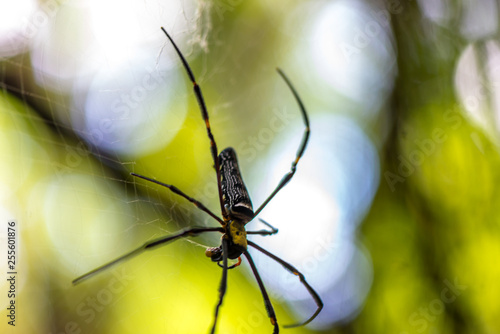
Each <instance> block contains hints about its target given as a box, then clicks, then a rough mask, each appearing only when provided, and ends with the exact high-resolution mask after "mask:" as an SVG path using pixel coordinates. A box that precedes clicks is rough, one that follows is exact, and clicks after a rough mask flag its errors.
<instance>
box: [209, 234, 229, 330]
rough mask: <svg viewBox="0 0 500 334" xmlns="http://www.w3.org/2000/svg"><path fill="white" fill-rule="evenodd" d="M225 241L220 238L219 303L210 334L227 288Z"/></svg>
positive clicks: (213, 328)
mask: <svg viewBox="0 0 500 334" xmlns="http://www.w3.org/2000/svg"><path fill="white" fill-rule="evenodd" d="M227 248H228V246H227V239H226V238H224V237H223V238H222V278H221V280H220V285H219V301H218V302H217V305H216V306H215V315H214V323H213V325H212V331H211V332H210V333H211V334H214V333H215V326H216V325H217V318H218V316H219V308H220V306H221V305H222V301H223V299H224V295H225V294H226V288H227V269H228V267H227V253H228V250H227Z"/></svg>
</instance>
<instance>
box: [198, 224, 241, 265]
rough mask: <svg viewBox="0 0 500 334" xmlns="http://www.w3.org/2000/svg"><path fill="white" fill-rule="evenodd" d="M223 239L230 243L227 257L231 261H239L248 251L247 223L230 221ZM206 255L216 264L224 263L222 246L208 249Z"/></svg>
mask: <svg viewBox="0 0 500 334" xmlns="http://www.w3.org/2000/svg"><path fill="white" fill-rule="evenodd" d="M223 238H226V240H227V241H228V244H227V246H228V248H227V257H228V258H229V259H237V258H238V257H239V256H240V255H241V254H242V253H243V252H245V251H246V250H247V232H246V231H245V223H244V222H243V221H239V220H232V221H230V222H229V223H228V225H227V230H226V234H224V236H223ZM205 255H206V256H207V257H209V258H210V259H211V260H212V261H214V262H220V261H222V255H223V250H222V245H220V246H219V247H210V248H207V250H206V251H205Z"/></svg>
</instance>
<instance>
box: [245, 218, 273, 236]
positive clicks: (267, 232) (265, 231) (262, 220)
mask: <svg viewBox="0 0 500 334" xmlns="http://www.w3.org/2000/svg"><path fill="white" fill-rule="evenodd" d="M259 220H260V221H261V222H262V223H263V224H265V225H266V226H267V227H269V228H270V229H271V231H269V230H258V231H247V234H258V235H263V236H266V235H273V234H276V233H278V229H277V228H276V227H274V226H272V225H271V224H269V223H268V222H266V221H265V220H264V219H261V218H259Z"/></svg>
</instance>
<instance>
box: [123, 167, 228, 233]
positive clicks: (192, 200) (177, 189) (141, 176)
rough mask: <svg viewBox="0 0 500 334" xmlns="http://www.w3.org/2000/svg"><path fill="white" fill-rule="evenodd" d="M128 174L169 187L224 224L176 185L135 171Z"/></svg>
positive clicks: (222, 223)
mask: <svg viewBox="0 0 500 334" xmlns="http://www.w3.org/2000/svg"><path fill="white" fill-rule="evenodd" d="M130 175H132V176H135V177H138V178H141V179H144V180H146V181H149V182H153V183H156V184H159V185H160V186H163V187H165V188H168V189H170V191H172V192H173V193H175V194H177V195H179V196H182V197H184V198H185V199H187V200H188V201H190V202H191V203H193V204H194V205H195V206H196V207H197V208H198V209H200V210H202V211H205V212H206V213H208V214H209V215H210V216H212V218H214V219H215V220H217V221H218V222H219V223H220V224H221V225H225V223H224V221H222V220H221V219H220V218H219V217H217V216H216V215H215V214H214V213H213V212H212V211H210V210H209V209H208V208H207V207H206V206H205V205H203V203H201V202H199V201H197V200H196V199H194V198H192V197H190V196H188V195H186V194H185V193H184V192H183V191H181V190H180V189H179V188H177V187H176V186H173V185H171V184H166V183H163V182H160V181H157V180H155V179H152V178H150V177H147V176H144V175H140V174H136V173H130Z"/></svg>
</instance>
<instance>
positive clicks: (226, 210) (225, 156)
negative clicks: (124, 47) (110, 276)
mask: <svg viewBox="0 0 500 334" xmlns="http://www.w3.org/2000/svg"><path fill="white" fill-rule="evenodd" d="M161 30H163V32H164V33H165V35H166V36H167V38H168V39H169V40H170V42H171V43H172V46H173V47H174V49H175V51H176V52H177V54H178V56H179V58H180V60H181V61H182V64H183V66H184V68H185V70H186V72H187V75H188V76H189V79H190V80H191V82H192V84H193V90H194V94H195V96H196V99H197V101H198V105H199V108H200V111H201V115H202V117H203V120H204V121H205V126H206V130H207V135H208V138H209V140H210V152H211V155H212V159H213V162H214V168H215V173H216V176H217V188H218V197H219V203H220V209H221V213H222V219H221V218H219V217H218V216H217V215H215V214H214V213H213V212H212V211H210V210H209V209H208V208H207V207H206V206H205V205H203V204H202V203H201V202H199V201H197V200H196V199H194V198H192V197H190V196H188V195H186V194H185V193H184V192H183V191H181V190H180V189H179V188H177V187H175V186H173V185H170V184H166V183H163V182H160V181H157V180H155V179H152V178H149V177H146V176H143V175H139V174H136V173H130V174H131V175H132V176H135V177H138V178H141V179H144V180H147V181H149V182H153V183H156V184H158V185H161V186H163V187H166V188H168V189H170V191H172V192H173V193H175V194H177V195H179V196H181V197H184V198H185V199H187V200H188V201H190V202H191V203H193V204H194V205H195V206H196V207H197V208H198V209H200V210H202V211H204V212H205V213H207V214H209V215H210V216H211V217H212V218H214V219H215V220H216V221H218V222H219V224H220V227H191V228H187V229H185V230H181V231H179V232H177V233H176V234H173V235H169V236H163V237H160V238H157V239H154V240H151V241H148V242H146V243H145V244H144V245H142V246H141V247H139V248H137V249H135V250H133V251H131V252H129V253H127V254H124V255H122V256H120V257H119V258H117V259H115V260H113V261H111V262H109V263H107V264H104V265H102V266H100V267H98V268H96V269H94V270H92V271H90V272H88V273H86V274H84V275H82V276H80V277H78V278H76V279H74V280H73V284H78V283H81V282H82V281H84V280H86V279H88V278H90V277H91V276H93V275H94V274H97V273H99V272H101V271H103V270H105V269H108V268H109V267H111V266H113V265H115V264H117V263H118V262H122V261H124V260H127V259H129V258H131V257H133V256H136V255H139V254H141V253H142V252H144V251H147V250H151V249H154V248H156V247H159V246H163V245H166V244H167V243H169V242H171V241H174V240H177V239H180V238H185V237H192V236H197V235H200V234H202V233H207V232H219V233H222V238H221V244H220V246H218V247H210V248H207V249H206V251H205V255H206V256H207V257H210V259H211V260H212V261H213V262H216V263H217V264H218V265H219V266H220V267H222V278H221V280H220V285H219V300H218V302H217V305H216V306H215V313H214V318H213V324H212V328H211V333H214V332H215V328H216V325H217V318H218V315H219V308H220V306H221V305H222V301H223V299H224V295H225V293H226V288H227V273H228V270H229V269H233V268H235V267H237V266H239V265H240V263H241V255H243V256H245V258H246V259H247V261H248V263H249V265H250V269H251V270H252V272H253V275H254V276H255V279H256V280H257V284H258V285H259V289H260V292H261V294H262V297H263V299H264V305H265V308H266V311H267V315H268V317H269V319H270V321H271V324H272V325H273V327H274V328H273V333H279V326H278V321H277V319H276V314H275V312H274V308H273V305H272V303H271V300H270V299H269V295H268V294H267V291H266V288H265V287H264V283H263V282H262V279H261V277H260V274H259V272H258V270H257V268H256V266H255V263H254V261H253V259H252V257H251V256H250V253H249V252H248V246H250V247H252V248H255V249H256V250H258V251H259V252H262V253H264V254H265V255H267V256H269V257H270V258H271V259H273V260H274V261H276V262H278V263H279V264H281V265H282V266H283V267H284V268H285V269H286V270H288V271H289V272H291V273H292V274H294V275H296V276H298V278H299V280H300V282H301V283H302V284H303V285H304V287H305V288H306V289H307V291H308V292H309V294H310V295H311V297H312V298H313V299H314V302H315V303H316V305H317V308H316V311H315V312H314V314H313V315H312V316H310V317H309V318H308V319H307V320H305V321H303V322H300V323H297V324H292V325H286V326H284V327H297V326H303V325H306V324H308V323H309V322H311V321H312V320H313V319H314V318H315V317H316V316H317V315H318V314H319V313H320V311H321V309H322V308H323V302H322V301H321V298H320V297H319V295H318V294H317V293H316V291H314V289H313V288H312V287H311V286H310V285H309V283H307V281H306V279H305V277H304V275H303V274H302V273H300V272H299V271H298V270H297V269H296V268H295V267H294V266H292V265H291V264H289V263H288V262H285V261H284V260H282V259H281V258H279V257H277V256H276V255H274V254H272V253H271V252H269V251H267V250H265V249H263V248H262V247H260V246H259V245H257V244H256V243H254V242H252V241H250V240H248V239H247V235H262V236H267V235H273V234H276V233H278V229H276V228H274V227H273V226H271V225H270V224H269V223H267V222H266V221H264V220H262V219H260V221H261V222H262V223H263V224H264V225H265V226H267V228H269V229H263V230H258V231H246V230H245V226H246V224H247V223H249V222H250V221H252V220H253V219H254V218H255V217H256V216H257V215H258V214H259V213H260V212H261V211H262V210H263V209H264V207H265V206H266V205H267V204H268V203H269V202H270V201H271V200H272V199H273V197H274V196H275V195H276V194H277V193H278V192H279V191H280V190H281V189H282V188H283V187H284V186H285V185H286V184H287V183H288V182H289V181H290V180H291V179H292V177H293V175H294V174H295V171H296V169H297V164H298V162H299V160H300V158H301V157H302V155H303V154H304V151H305V149H306V146H307V142H308V140H309V134H310V130H309V119H308V116H307V113H306V109H305V107H304V104H303V103H302V100H301V99H300V97H299V95H298V93H297V91H296V90H295V88H294V87H293V85H292V83H291V82H290V80H289V79H288V77H287V76H286V75H285V74H284V73H283V71H281V69H279V68H278V69H277V71H278V73H279V75H280V76H281V77H282V78H283V80H284V81H285V83H286V84H287V86H288V87H289V89H290V90H291V92H292V94H293V96H294V97H295V99H296V101H297V103H298V105H299V109H300V112H301V113H302V117H303V120H304V123H305V130H304V133H303V135H302V141H301V144H300V146H299V148H298V150H297V154H296V157H295V160H293V162H292V165H291V168H290V171H289V172H287V173H286V174H285V175H284V176H283V178H282V179H281V180H280V182H279V183H278V185H277V186H276V188H275V189H274V191H273V192H272V193H271V194H270V195H269V197H267V199H266V200H265V201H264V203H262V204H261V205H260V207H259V208H258V209H257V210H256V211H254V210H253V207H252V202H251V200H250V197H249V195H248V191H247V189H246V187H245V184H244V183H243V179H242V177H241V173H240V169H239V166H238V161H237V158H236V152H235V151H234V149H233V148H231V147H228V148H226V149H224V150H223V151H222V152H220V153H218V150H217V145H216V143H215V139H214V136H213V134H212V130H211V128H210V122H209V119H208V112H207V107H206V105H205V101H204V99H203V95H202V92H201V88H200V86H199V85H198V84H197V83H196V80H195V77H194V75H193V72H192V71H191V68H190V67H189V64H188V62H187V61H186V59H185V58H184V56H183V55H182V53H181V51H180V50H179V48H178V47H177V45H176V44H175V42H174V40H173V39H172V37H170V35H169V34H168V33H167V31H166V30H165V29H164V28H163V27H162V28H161ZM228 259H232V260H236V259H237V262H236V263H235V264H233V265H231V266H228ZM221 263H222V264H221Z"/></svg>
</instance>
